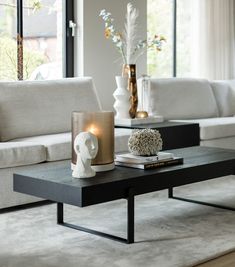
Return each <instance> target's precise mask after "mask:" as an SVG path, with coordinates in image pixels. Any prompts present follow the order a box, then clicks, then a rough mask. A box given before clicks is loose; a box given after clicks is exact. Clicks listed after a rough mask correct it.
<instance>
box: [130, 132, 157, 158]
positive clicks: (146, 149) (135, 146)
mask: <svg viewBox="0 0 235 267" xmlns="http://www.w3.org/2000/svg"><path fill="white" fill-rule="evenodd" d="M128 148H129V151H130V152H131V153H132V154H133V155H138V156H151V155H156V154H157V152H158V151H160V150H161V149H162V138H161V134H160V133H159V131H157V130H152V129H143V130H134V131H133V132H132V134H131V136H130V138H129V140H128Z"/></svg>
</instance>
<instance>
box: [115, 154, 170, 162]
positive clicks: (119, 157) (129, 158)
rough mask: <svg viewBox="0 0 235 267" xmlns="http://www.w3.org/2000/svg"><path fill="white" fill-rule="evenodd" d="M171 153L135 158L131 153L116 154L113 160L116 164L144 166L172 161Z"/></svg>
mask: <svg viewBox="0 0 235 267" xmlns="http://www.w3.org/2000/svg"><path fill="white" fill-rule="evenodd" d="M173 158H174V155H173V153H167V152H158V154H157V155H155V156H147V157H146V156H135V155H133V154H131V153H123V154H116V158H115V160H116V161H118V162H126V163H134V164H144V163H154V162H161V161H165V160H170V159H173Z"/></svg>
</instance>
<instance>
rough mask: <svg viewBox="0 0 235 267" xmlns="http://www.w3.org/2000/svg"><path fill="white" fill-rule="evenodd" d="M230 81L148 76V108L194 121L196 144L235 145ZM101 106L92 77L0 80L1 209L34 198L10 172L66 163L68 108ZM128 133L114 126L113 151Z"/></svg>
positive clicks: (124, 143) (169, 117)
mask: <svg viewBox="0 0 235 267" xmlns="http://www.w3.org/2000/svg"><path fill="white" fill-rule="evenodd" d="M234 85H235V82H234V81H218V82H211V83H210V82H208V81H207V80H199V79H174V78H171V79H151V91H150V106H151V112H152V114H160V115H163V116H164V118H165V120H176V121H186V122H198V123H199V124H200V137H201V145H207V146H217V147H223V148H233V149H235V117H234V114H235V90H234V87H235V86H234ZM110 93H112V92H110ZM100 109H101V106H100V103H99V99H98V97H97V95H96V91H95V88H94V85H93V82H92V79H91V78H71V79H62V80H54V81H42V82H39V81H38V82H27V81H26V82H9V83H6V82H2V83H0V208H6V207H11V206H15V205H20V204H26V203H30V202H35V201H37V200H38V199H37V198H34V197H31V196H28V195H24V194H19V193H16V192H13V189H12V178H13V177H12V176H13V173H14V172H18V171H21V170H25V169H27V170H29V169H33V170H35V171H37V170H41V169H50V168H55V167H56V166H60V165H61V164H63V165H64V164H68V166H69V165H70V158H71V134H70V128H71V125H70V124H71V112H72V111H73V110H89V111H96V110H100ZM129 135H130V130H128V129H115V150H116V152H120V151H124V150H126V149H127V140H128V138H129Z"/></svg>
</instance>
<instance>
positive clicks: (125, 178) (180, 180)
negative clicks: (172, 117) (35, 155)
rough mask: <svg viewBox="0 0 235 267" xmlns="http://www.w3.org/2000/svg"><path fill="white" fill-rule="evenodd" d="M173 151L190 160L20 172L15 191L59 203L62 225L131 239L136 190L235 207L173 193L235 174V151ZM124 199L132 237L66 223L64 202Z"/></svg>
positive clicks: (97, 201)
mask: <svg viewBox="0 0 235 267" xmlns="http://www.w3.org/2000/svg"><path fill="white" fill-rule="evenodd" d="M170 151H171V152H173V153H174V154H175V155H176V156H181V157H184V164H182V165H175V166H169V167H162V168H158V169H151V170H139V169H132V168H125V167H116V168H115V169H114V170H112V171H109V172H103V173H98V174H97V175H96V177H94V178H89V179H74V178H72V176H71V170H70V166H69V165H68V164H67V166H61V168H59V167H57V168H54V169H51V170H45V171H40V172H39V171H24V172H22V173H17V174H14V191H16V192H20V193H25V194H29V195H33V196H37V197H41V198H44V199H48V200H52V201H55V202H57V223H58V224H61V225H64V226H67V227H71V228H74V229H77V230H81V231H85V232H89V233H92V234H96V235H100V236H103V237H106V238H111V239H113V240H116V241H120V242H124V243H128V244H129V243H133V242H134V197H135V196H136V195H140V194H145V193H149V192H153V191H158V190H162V189H168V190H169V197H170V198H175V199H179V200H184V201H190V202H194V203H199V204H203V205H209V206H213V207H218V208H225V209H230V210H235V209H232V208H229V207H224V206H220V205H214V204H210V203H204V202H199V201H194V200H190V199H184V198H177V197H174V196H173V188H174V187H177V186H181V185H186V184H191V183H195V182H200V181H205V180H209V179H213V178H217V177H221V176H225V175H230V174H235V150H227V149H219V148H209V147H199V146H198V147H188V148H181V149H175V150H170ZM122 198H125V199H127V239H125V238H122V237H118V236H113V235H110V234H106V233H102V232H98V231H94V230H91V229H87V228H84V227H81V226H77V225H73V224H69V223H65V222H64V216H63V204H64V203H65V204H71V205H75V206H78V207H86V206H89V205H94V204H98V203H104V202H108V201H112V200H117V199H122Z"/></svg>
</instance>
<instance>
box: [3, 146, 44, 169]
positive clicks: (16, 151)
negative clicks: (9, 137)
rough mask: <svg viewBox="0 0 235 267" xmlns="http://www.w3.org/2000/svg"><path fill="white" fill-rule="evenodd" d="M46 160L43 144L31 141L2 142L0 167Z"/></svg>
mask: <svg viewBox="0 0 235 267" xmlns="http://www.w3.org/2000/svg"><path fill="white" fill-rule="evenodd" d="M43 161H46V149H45V147H44V146H43V145H40V144H35V143H31V142H29V143H28V142H6V143H5V142H3V143H0V168H9V167H17V166H24V165H30V164H35V163H40V162H43Z"/></svg>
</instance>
